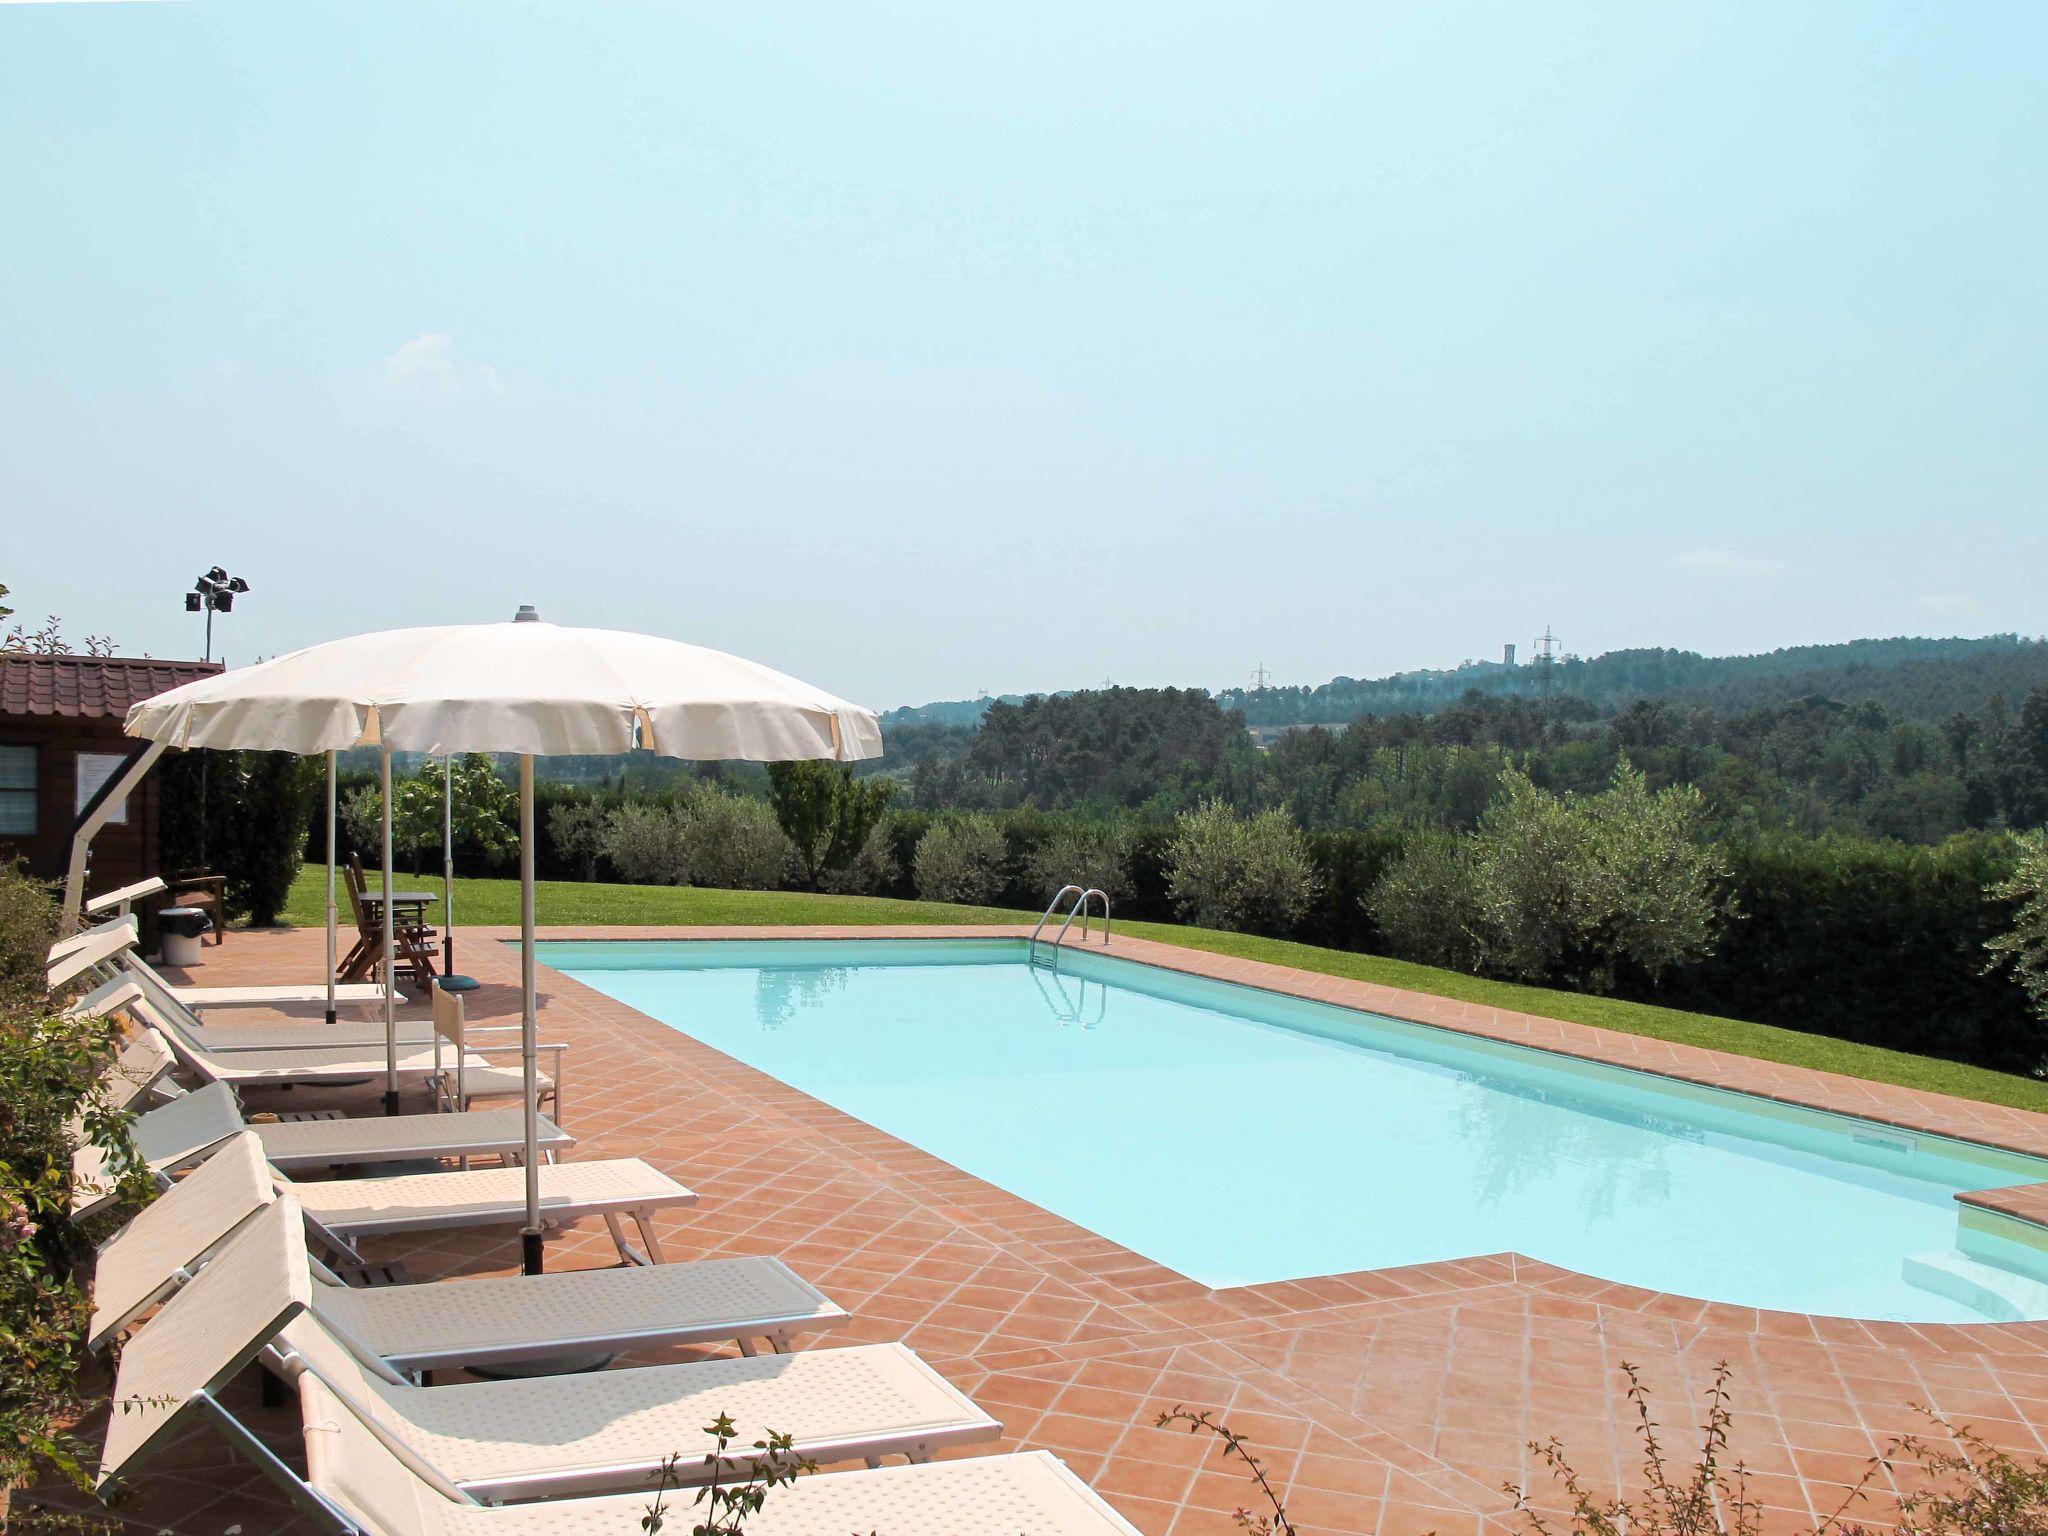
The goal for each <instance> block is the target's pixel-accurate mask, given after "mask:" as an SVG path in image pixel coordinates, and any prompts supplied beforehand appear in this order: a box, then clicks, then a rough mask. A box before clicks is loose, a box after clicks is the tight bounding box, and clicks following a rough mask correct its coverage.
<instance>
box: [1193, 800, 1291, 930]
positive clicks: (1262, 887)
mask: <svg viewBox="0 0 2048 1536" xmlns="http://www.w3.org/2000/svg"><path fill="white" fill-rule="evenodd" d="M1318 886H1319V882H1318V880H1317V878H1316V869H1315V863H1314V861H1313V860H1312V859H1311V858H1310V856H1309V851H1308V840H1307V839H1306V838H1304V837H1303V836H1302V835H1301V829H1300V828H1299V827H1297V826H1295V824H1294V821H1293V819H1292V818H1291V817H1290V816H1289V815H1288V814H1287V812H1285V811H1284V810H1279V809H1274V810H1269V811H1261V812H1260V813H1259V814H1258V815H1256V816H1242V815H1240V814H1238V812H1237V811H1235V810H1234V809H1232V808H1231V807H1230V806H1229V805H1227V804H1225V803H1224V802H1223V801H1221V800H1206V801H1204V802H1203V803H1202V804H1201V805H1200V806H1199V807H1197V808H1196V809H1195V810H1192V811H1183V812H1181V813H1180V815H1179V816H1178V817H1176V818H1175V820H1174V827H1173V838H1172V840H1171V841H1170V842H1169V843H1168V844H1167V848H1166V890H1167V894H1168V895H1169V896H1171V897H1172V898H1173V904H1174V906H1175V907H1177V908H1178V909H1179V911H1180V913H1181V915H1182V916H1183V917H1185V918H1186V919H1187V920H1188V921H1189V922H1191V923H1195V924H1198V925H1199V926H1201V927H1204V928H1230V929H1235V930H1236V931H1238V932H1240V933H1268V934H1277V933H1285V932H1286V931H1288V930H1289V929H1290V928H1292V927H1293V926H1294V925H1295V924H1296V923H1298V922H1300V921H1301V918H1302V914H1303V913H1305V912H1306V911H1307V910H1308V908H1309V904H1310V903H1311V902H1313V901H1314V900H1315V897H1316V891H1317V889H1318Z"/></svg>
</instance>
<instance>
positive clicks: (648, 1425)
mask: <svg viewBox="0 0 2048 1536" xmlns="http://www.w3.org/2000/svg"><path fill="white" fill-rule="evenodd" d="M281 1342H282V1344H283V1345H284V1346H285V1348H286V1350H287V1351H288V1352H289V1353H288V1354H287V1355H286V1356H285V1358H284V1359H283V1362H282V1363H283V1365H284V1368H285V1369H286V1370H287V1371H288V1372H290V1373H292V1374H295V1375H296V1374H299V1373H301V1372H304V1371H311V1372H312V1373H313V1374H314V1375H316V1376H318V1377H319V1378H320V1380H321V1381H322V1382H324V1383H325V1384H326V1385H327V1386H328V1387H329V1388H331V1389H332V1390H333V1391H334V1392H335V1393H336V1394H338V1395H339V1396H340V1397H341V1398H342V1399H343V1400H344V1401H345V1402H347V1403H348V1404H349V1406H350V1407H351V1408H353V1409H354V1410H355V1411H356V1412H357V1413H358V1414H360V1415H361V1416H362V1417H363V1418H364V1419H365V1420H366V1421H367V1422H368V1423H369V1424H371V1425H372V1427H373V1428H375V1429H377V1430H380V1431H381V1432H382V1433H383V1434H384V1435H386V1436H387V1437H389V1438H390V1439H391V1440H393V1441H395V1442H396V1443H397V1444H399V1445H402V1446H404V1447H405V1448H406V1450H407V1451H408V1452H410V1453H411V1454H413V1455H415V1456H417V1457H418V1458H419V1459H420V1460H421V1461H422V1462H424V1463H426V1464H427V1465H429V1466H431V1467H433V1468H434V1469H435V1470H436V1471H437V1472H438V1473H440V1474H441V1475H442V1476H444V1477H445V1478H446V1479H448V1481H449V1482H451V1483H452V1484H454V1485H456V1486H458V1487H460V1488H462V1489H463V1490H464V1491H465V1492H467V1493H468V1494H469V1495H470V1496H471V1497H473V1498H476V1499H477V1500H479V1501H480V1502H484V1503H496V1502H504V1501H508V1500H513V1499H520V1498H536V1497H552V1496H555V1495H560V1494H570V1493H578V1492H599V1491H618V1492H624V1491H628V1490H635V1489H637V1490H640V1491H642V1492H643V1493H644V1492H645V1490H646V1489H647V1487H648V1486H649V1484H650V1483H651V1481H652V1479H653V1477H654V1476H655V1475H656V1474H657V1473H658V1472H659V1470H660V1467H661V1464H662V1462H663V1461H664V1460H666V1459H667V1458H668V1457H669V1456H671V1455H674V1454H679V1455H680V1458H681V1459H680V1462H679V1465H678V1468H677V1473H678V1475H679V1476H680V1477H682V1478H684V1479H686V1480H693V1481H694V1480H697V1479H701V1478H703V1477H705V1476H706V1475H707V1473H708V1469H707V1468H706V1467H705V1465H704V1457H705V1454H706V1453H707V1452H708V1451H710V1450H711V1448H712V1442H711V1440H710V1438H709V1437H708V1436H707V1435H706V1434H705V1432H704V1426H705V1425H706V1424H708V1423H709V1422H710V1421H711V1420H712V1418H714V1417H715V1416H717V1415H718V1414H721V1413H723V1414H730V1415H731V1416H732V1419H733V1421H734V1423H735V1424H736V1425H737V1426H738V1429H739V1434H738V1439H737V1443H738V1444H739V1445H740V1446H743V1447H744V1446H747V1445H750V1444H751V1443H752V1442H753V1441H755V1440H757V1439H759V1438H761V1437H762V1435H763V1434H764V1433H765V1432H766V1431H767V1430H769V1429H774V1430H778V1431H781V1432H784V1433H787V1434H789V1435H790V1436H792V1437H793V1439H794V1441H795V1449H796V1453H797V1454H798V1455H802V1456H808V1457H810V1458H812V1459H814V1460H816V1461H819V1462H831V1461H844V1460H849V1459H859V1458H875V1457H880V1456H891V1455H900V1456H909V1457H911V1458H912V1459H914V1460H924V1459H926V1458H928V1457H929V1456H931V1455H932V1453H934V1452H936V1451H939V1450H942V1449H945V1448H947V1447H950V1446H957V1445H966V1444H970V1443H973V1442H975V1441H980V1440H987V1439H991V1438H993V1437H994V1436H996V1435H997V1434H999V1433H1000V1432H1001V1428H1002V1426H1001V1425H999V1424H998V1423H997V1422H996V1421H995V1420H994V1419H992V1418H990V1417H989V1416H988V1415H987V1414H986V1413H984V1412H982V1410H981V1409H979V1408H977V1407H976V1406H975V1405H974V1403H973V1402H972V1400H970V1399H969V1398H968V1397H967V1396H966V1395H965V1394H964V1393H962V1392H961V1391H960V1390H959V1389H958V1388H956V1387H954V1386H953V1385H952V1384H951V1383H949V1382H948V1381H947V1380H946V1379H945V1378H944V1377H942V1376H940V1375H939V1374H938V1372H936V1371H934V1370H933V1369H932V1368H931V1367H930V1366H928V1365H926V1364H925V1363H924V1362H923V1361H922V1360H920V1359H918V1357H917V1356H916V1355H915V1354H913V1353H911V1351H910V1350H908V1349H907V1348H905V1347H904V1346H903V1345H901V1344H865V1345H859V1346H856V1347H854V1348H850V1349H811V1350H805V1351H803V1352H802V1353H800V1354H794V1355H756V1356H753V1357H751V1358H730V1357H728V1358H723V1359H718V1360H703V1361H696V1362H692V1363H690V1364H687V1365H653V1366H641V1367H638V1368H635V1369H630V1370H614V1371H592V1372H586V1373H583V1374H580V1375H568V1376H547V1377H541V1378H538V1379H534V1380H514V1381H481V1382H458V1383H455V1384H453V1385H450V1386H443V1387H419V1386H412V1385H410V1384H400V1383H393V1382H389V1381H385V1380H382V1379H380V1378H379V1377H378V1376H376V1375H375V1374H373V1373H372V1372H371V1371H370V1370H368V1369H367V1368H366V1367H365V1366H364V1365H363V1364H362V1362H360V1361H359V1360H357V1359H356V1357H355V1356H354V1355H353V1354H351V1353H350V1352H349V1350H348V1349H347V1348H346V1347H344V1346H343V1345H342V1344H341V1343H340V1342H339V1341H338V1340H337V1339H335V1338H334V1337H333V1336H332V1335H330V1334H329V1333H328V1332H327V1330H326V1329H325V1328H324V1327H323V1326H322V1325H321V1323H320V1322H319V1321H318V1319H317V1318H313V1317H300V1318H296V1319H294V1320H293V1321H292V1322H291V1323H290V1324H289V1325H287V1327H286V1328H285V1330H284V1332H283V1334H282V1336H281Z"/></svg>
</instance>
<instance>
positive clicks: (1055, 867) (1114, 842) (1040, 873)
mask: <svg viewBox="0 0 2048 1536" xmlns="http://www.w3.org/2000/svg"><path fill="white" fill-rule="evenodd" d="M1136 846H1137V835H1136V834H1135V833H1134V832H1133V831H1132V829H1131V828H1130V827H1128V826H1126V825H1124V824H1122V823H1120V822H1098V823H1094V824H1092V825H1068V826H1063V827H1060V828H1057V829H1056V830H1054V831H1053V832H1052V833H1051V834H1050V835H1049V836H1047V837H1046V839H1045V840H1044V841H1043V842H1041V843H1040V844H1039V845H1038V847H1037V848H1036V849H1035V850H1034V851H1033V852H1032V854H1031V855H1030V857H1029V858H1028V859H1026V860H1025V868H1026V869H1028V870H1029V871H1030V873H1031V883H1032V886H1033V888H1034V889H1036V890H1042V891H1043V892H1044V896H1043V897H1041V898H1040V900H1041V901H1043V900H1047V899H1050V898H1051V896H1052V893H1053V892H1054V891H1056V890H1058V889H1059V888H1060V887H1061V886H1063V885H1067V884H1073V885H1078V886H1080V887H1081V888H1082V889H1083V890H1100V891H1102V892H1104V893H1106V894H1107V895H1108V896H1109V898H1110V900H1111V901H1112V902H1120V901H1123V900H1124V899H1125V898H1126V897H1128V896H1129V895H1130V894H1131V854H1132V852H1133V851H1134V850H1135V848H1136Z"/></svg>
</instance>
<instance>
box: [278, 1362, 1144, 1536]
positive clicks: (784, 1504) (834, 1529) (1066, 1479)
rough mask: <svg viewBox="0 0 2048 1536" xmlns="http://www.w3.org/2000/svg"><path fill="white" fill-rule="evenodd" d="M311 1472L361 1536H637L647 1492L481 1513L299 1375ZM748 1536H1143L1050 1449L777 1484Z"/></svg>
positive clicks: (320, 1491) (682, 1501) (677, 1507)
mask: <svg viewBox="0 0 2048 1536" xmlns="http://www.w3.org/2000/svg"><path fill="white" fill-rule="evenodd" d="M299 1399H300V1406H301V1407H302V1409H303V1410H304V1414H305V1420H306V1469H307V1477H308V1480H309V1481H310V1483H311V1485H312V1489H313V1490H314V1491H315V1493H316V1495H317V1496H318V1497H320V1498H322V1499H324V1500H326V1501H327V1502H329V1503H330V1504H332V1505H333V1506H334V1510H335V1512H337V1513H339V1514H340V1515H341V1516H342V1517H343V1518H344V1519H346V1520H348V1521H351V1522H353V1523H354V1524H355V1526H356V1527H357V1528H358V1529H359V1530H362V1531H364V1532H366V1533H367V1536H567V1533H570V1532H574V1533H576V1536H642V1533H643V1532H644V1530H645V1526H644V1525H643V1523H642V1522H643V1520H644V1518H645V1516H646V1514H647V1509H648V1505H649V1504H650V1503H651V1502H652V1501H653V1496H652V1494H651V1493H650V1492H648V1491H646V1490H643V1491H641V1492H638V1493H623V1494H613V1495H611V1496H609V1497H603V1498H585V1499H575V1500H570V1501H554V1502H549V1503H541V1504H519V1505H510V1506H505V1505H499V1506H495V1507H487V1506H482V1505H479V1504H477V1503H476V1501H475V1500H473V1499H471V1498H470V1497H468V1495H466V1494H464V1493H463V1492H462V1491H461V1489H459V1488H456V1487H454V1486H453V1485H451V1484H448V1483H447V1482H446V1480H445V1479H440V1478H430V1477H423V1476H422V1475H421V1474H420V1473H419V1472H418V1471H416V1470H415V1469H414V1467H413V1466H411V1465H409V1464H408V1463H407V1461H405V1460H404V1459H402V1458H401V1457H399V1456H397V1455H396V1454H394V1453H393V1452H392V1450H391V1448H390V1447H389V1446H388V1445H386V1444H385V1443H384V1441H382V1440H381V1439H379V1438H378V1436H377V1433H376V1431H375V1430H373V1429H371V1428H370V1427H369V1426H368V1425H367V1424H365V1423H364V1422H363V1421H362V1419H361V1418H359V1417H358V1416H357V1415H356V1413H355V1412H354V1411H353V1410H352V1409H351V1408H350V1407H349V1405H348V1404H347V1403H346V1402H345V1401H343V1400H342V1399H341V1398H339V1397H337V1396H335V1394H334V1393H333V1392H331V1391H329V1390H328V1389H327V1388H326V1387H325V1386H324V1385H322V1384H321V1382H320V1380H319V1378H318V1377H315V1376H306V1377H303V1378H301V1380H300V1383H299ZM692 1497H693V1495H692V1494H691V1493H690V1492H689V1491H687V1490H686V1491H683V1492H681V1493H677V1494H672V1495H671V1496H670V1499H669V1504H668V1510H669V1513H670V1516H671V1523H672V1525H673V1527H674V1528H675V1529H677V1530H678V1531H680V1530H683V1529H686V1528H688V1527H689V1526H690V1525H692V1524H695V1523H696V1522H697V1520H699V1519H700V1518H701V1514H700V1512H699V1510H698V1509H697V1508H696V1507H695V1506H693V1505H692V1503H691V1499H692ZM747 1531H748V1536H820V1533H827V1536H838V1533H840V1532H843V1531H886V1532H888V1533H889V1536H1138V1531H1137V1528H1136V1527H1135V1526H1133V1525H1132V1524H1131V1523H1130V1522H1129V1521H1127V1520H1125V1519H1124V1518H1123V1516H1121V1515H1119V1514H1118V1513H1117V1512H1116V1511H1115V1510H1113V1509H1111V1508H1110V1507H1109V1506H1108V1505H1107V1504H1105V1503H1104V1502H1103V1501H1102V1499H1101V1497H1100V1496H1099V1495H1097V1494H1096V1493H1095V1491H1094V1490H1093V1489H1091V1488H1089V1487H1088V1485H1087V1484H1085V1483H1083V1482H1082V1481H1081V1480H1080V1479H1079V1478H1078V1477H1076V1476H1074V1474H1073V1473H1072V1472H1070V1471H1068V1470H1067V1468H1066V1466H1065V1465H1064V1464H1063V1463H1062V1462H1061V1461H1060V1460H1059V1459H1058V1458H1057V1457H1055V1456H1054V1455H1053V1454H1052V1453H1051V1452H1050V1451H1024V1452H1018V1453H1015V1454H1012V1455H1008V1456H973V1457H967V1458H964V1459H960V1460H954V1461H935V1462H927V1463H924V1464H922V1465H915V1466H908V1467H883V1468H880V1469H878V1470H875V1471H867V1472H827V1473H821V1474H818V1475H815V1476H810V1477H800V1478H798V1479H797V1480H796V1481H795V1482H794V1483H791V1484H789V1485H788V1486H786V1487H783V1488H779V1489H777V1490H776V1491H775V1492H774V1493H772V1494H770V1495H769V1496H768V1501H767V1503H766V1504H764V1505H763V1506H762V1508H761V1511H760V1513H759V1514H755V1515H750V1516H748V1517H747Z"/></svg>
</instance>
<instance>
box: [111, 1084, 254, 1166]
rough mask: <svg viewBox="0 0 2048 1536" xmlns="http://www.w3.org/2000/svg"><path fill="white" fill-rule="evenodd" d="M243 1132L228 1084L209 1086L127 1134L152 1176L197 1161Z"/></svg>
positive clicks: (143, 1118) (143, 1119) (157, 1111)
mask: <svg viewBox="0 0 2048 1536" xmlns="http://www.w3.org/2000/svg"><path fill="white" fill-rule="evenodd" d="M242 1129H243V1125H242V1112H241V1110H240V1109H238V1108H237V1107H236V1105H235V1093H234V1090H233V1089H232V1088H230V1087H228V1085H227V1084H225V1083H208V1084H207V1085H206V1086H205V1087H204V1088H199V1089H195V1090H194V1091H193V1092H191V1093H188V1094H186V1095H185V1096H184V1097H183V1098H177V1099H173V1100H171V1102H170V1103H168V1104H165V1105H162V1106H161V1107H159V1108H157V1109H152V1110H151V1111H150V1112H149V1113H148V1114H146V1115H141V1116H139V1117H137V1119H136V1121H135V1123H134V1124H133V1125H131V1126H130V1127H129V1128H128V1134H129V1135H130V1136H131V1137H132V1138H133V1139H134V1142H135V1150H136V1152H138V1153H139V1154H140V1155H141V1157H142V1160H143V1162H145V1163H147V1164H148V1165H149V1168H150V1171H151V1172H152V1173H168V1172H171V1171H172V1170H174V1169H178V1168H182V1167H184V1166H185V1165H186V1164H187V1163H191V1162H195V1161H197V1160H198V1159H199V1158H200V1157H201V1156H203V1155H204V1154H205V1152H206V1151H207V1149H208V1148H210V1147H212V1146H214V1145H216V1144H217V1143H219V1142H223V1141H226V1140H227V1139H228V1138H229V1137H230V1136H233V1135H235V1134H236V1133H238V1132H239V1131H241V1130H242Z"/></svg>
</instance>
